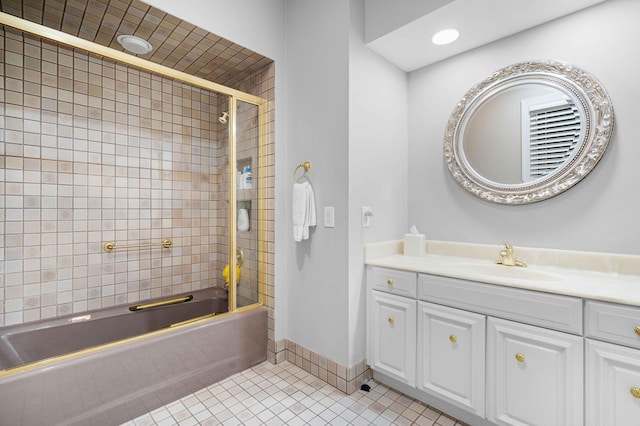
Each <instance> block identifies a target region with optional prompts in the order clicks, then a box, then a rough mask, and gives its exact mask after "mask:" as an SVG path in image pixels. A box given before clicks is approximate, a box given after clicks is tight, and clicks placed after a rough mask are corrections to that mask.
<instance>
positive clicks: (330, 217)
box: [324, 207, 336, 228]
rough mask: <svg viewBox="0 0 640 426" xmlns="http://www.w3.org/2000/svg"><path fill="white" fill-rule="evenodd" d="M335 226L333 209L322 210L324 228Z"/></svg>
mask: <svg viewBox="0 0 640 426" xmlns="http://www.w3.org/2000/svg"><path fill="white" fill-rule="evenodd" d="M335 226H336V224H335V209H334V208H333V207H325V208H324V227H325V228H334V227H335Z"/></svg>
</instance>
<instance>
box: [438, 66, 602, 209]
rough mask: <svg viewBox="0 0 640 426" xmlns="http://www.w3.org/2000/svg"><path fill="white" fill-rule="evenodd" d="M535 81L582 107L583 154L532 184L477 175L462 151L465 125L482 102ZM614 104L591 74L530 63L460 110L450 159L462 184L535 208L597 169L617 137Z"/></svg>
mask: <svg viewBox="0 0 640 426" xmlns="http://www.w3.org/2000/svg"><path fill="white" fill-rule="evenodd" d="M529 81H535V82H537V83H540V82H542V83H545V82H546V83H547V84H549V85H550V86H553V87H557V88H560V89H561V90H564V91H566V92H567V94H569V95H570V96H571V97H572V98H573V99H577V100H578V102H579V103H580V106H581V109H582V111H584V112H585V117H583V118H584V123H585V126H586V128H585V130H586V131H585V132H584V138H583V139H582V141H581V143H580V144H579V147H578V148H577V150H576V151H577V152H576V154H575V155H573V156H572V158H571V159H570V160H569V161H568V162H567V163H566V164H564V165H563V166H562V167H559V168H558V169H557V170H556V171H554V172H553V173H551V174H549V175H547V176H544V177H542V178H540V179H537V180H534V181H532V182H525V183H522V184H516V185H510V184H500V183H496V182H493V181H491V180H488V179H485V178H483V177H482V176H480V175H479V174H478V173H476V172H475V171H474V170H473V169H472V167H471V166H470V164H469V162H468V161H467V160H466V157H465V156H464V153H463V151H462V142H463V141H462V139H463V135H464V130H465V127H466V125H467V123H468V121H469V118H470V117H471V115H472V114H473V112H474V111H475V110H476V109H477V108H478V106H480V105H481V104H482V103H484V102H485V101H487V100H488V99H489V98H491V97H492V96H494V95H495V94H497V93H498V92H500V90H502V89H504V88H508V87H513V86H514V85H516V84H520V83H527V82H529ZM613 123H614V116H613V106H612V104H611V100H610V98H609V95H608V94H607V92H606V91H605V89H604V87H603V86H602V84H600V82H599V81H598V80H597V79H596V78H595V77H594V76H593V75H591V74H589V73H588V72H586V71H584V70H582V69H580V68H577V67H575V66H573V65H570V64H566V63H562V62H557V61H527V62H520V63H516V64H513V65H510V66H508V67H505V68H503V69H500V70H498V71H496V72H494V73H493V74H491V75H490V76H489V77H487V78H486V79H484V80H483V81H482V82H480V83H478V84H477V85H475V86H474V87H473V88H471V90H469V91H468V92H467V93H466V94H465V95H464V97H463V98H462V99H461V100H460V102H459V103H458V104H457V105H456V106H455V108H454V109H453V112H452V113H451V116H450V117H449V121H448V123H447V127H446V130H445V135H444V158H445V161H446V162H447V165H448V167H449V171H450V172H451V174H452V175H453V177H454V179H455V180H456V182H458V184H460V186H462V187H463V188H464V189H465V190H467V191H468V192H470V193H471V194H473V195H475V196H476V197H479V198H481V199H483V200H486V201H489V202H493V203H498V204H509V205H519V204H529V203H535V202H537V201H542V200H545V199H547V198H551V197H554V196H556V195H558V194H560V193H562V192H564V191H566V190H567V189H569V188H571V187H572V186H574V185H576V184H577V183H578V182H579V181H580V180H582V179H583V178H584V177H585V176H586V175H587V174H589V172H590V171H591V170H592V169H593V168H594V167H595V166H596V164H597V163H598V161H599V160H600V158H602V155H603V154H604V151H605V149H606V148H607V145H608V143H609V140H610V139H611V135H612V133H613Z"/></svg>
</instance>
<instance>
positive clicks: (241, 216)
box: [238, 202, 249, 231]
mask: <svg viewBox="0 0 640 426" xmlns="http://www.w3.org/2000/svg"><path fill="white" fill-rule="evenodd" d="M248 230H249V210H248V209H247V205H246V202H241V203H240V208H239V209H238V231H248Z"/></svg>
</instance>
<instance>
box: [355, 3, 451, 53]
mask: <svg viewBox="0 0 640 426" xmlns="http://www.w3.org/2000/svg"><path fill="white" fill-rule="evenodd" d="M452 1H453V0H429V1H424V0H402V3H401V7H399V3H398V2H396V1H389V0H365V13H364V17H365V40H366V42H367V43H369V42H370V41H372V40H375V39H377V38H379V37H382V36H384V35H387V34H388V33H390V32H392V31H394V30H397V29H398V28H400V27H402V26H404V25H407V24H408V23H410V22H413V21H415V20H416V19H419V18H422V17H423V16H424V15H426V14H428V13H429V12H432V11H434V10H436V9H439V8H441V7H442V6H444V5H446V4H449V3H451V2H452Z"/></svg>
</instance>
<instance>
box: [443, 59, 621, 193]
mask: <svg viewBox="0 0 640 426" xmlns="http://www.w3.org/2000/svg"><path fill="white" fill-rule="evenodd" d="M612 130H613V108H612V106H611V102H610V100H609V97H608V95H607V94H606V92H605V90H604V88H603V87H602V85H601V84H600V83H599V82H598V81H597V80H596V79H595V78H594V77H593V76H591V75H590V74H588V73H586V72H585V71H582V70H580V69H578V68H576V67H573V66H571V65H567V64H562V63H559V62H553V61H545V62H525V63H520V64H515V65H512V66H509V67H507V68H504V69H502V70H499V71H497V72H495V73H493V74H492V75H491V76H489V77H488V78H487V79H485V80H484V81H482V82H481V83H479V84H478V85H476V86H474V87H473V88H472V89H471V90H470V91H469V92H467V94H466V95H465V96H464V97H463V98H462V100H461V101H460V102H459V103H458V105H457V106H456V108H455V109H454V111H453V113H452V114H451V117H450V118H449V123H448V124H447V129H446V132H445V140H444V153H445V159H446V160H447V164H448V166H449V169H450V171H451V173H452V175H453V176H454V178H455V179H456V181H457V182H458V183H459V184H460V185H461V186H462V187H463V188H464V189H466V190H467V191H469V192H471V193H473V194H474V195H476V196H478V197H480V198H483V199H485V200H488V201H492V202H497V203H503V204H525V203H531V202H535V201H541V200H543V199H546V198H549V197H552V196H554V195H557V194H559V193H561V192H563V191H565V190H567V189H568V188H570V187H571V186H573V185H575V184H576V183H577V182H578V181H580V180H581V179H582V178H583V177H584V176H585V175H586V174H587V173H588V172H589V171H590V170H591V169H592V168H593V167H594V166H595V165H596V163H597V162H598V160H599V159H600V157H601V156H602V154H603V153H604V150H605V148H606V146H607V143H608V141H609V139H610V137H611V133H612Z"/></svg>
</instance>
